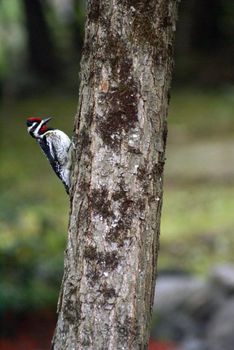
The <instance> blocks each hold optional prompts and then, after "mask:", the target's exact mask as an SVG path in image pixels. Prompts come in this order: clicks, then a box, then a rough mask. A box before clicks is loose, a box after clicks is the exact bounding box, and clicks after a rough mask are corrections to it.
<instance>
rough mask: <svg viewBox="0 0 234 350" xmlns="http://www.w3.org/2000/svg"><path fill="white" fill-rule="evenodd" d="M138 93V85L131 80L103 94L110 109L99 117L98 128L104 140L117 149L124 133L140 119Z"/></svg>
mask: <svg viewBox="0 0 234 350" xmlns="http://www.w3.org/2000/svg"><path fill="white" fill-rule="evenodd" d="M129 74H130V73H129ZM136 94H137V88H136V86H135V85H134V84H132V85H131V82H129V84H126V83H125V84H119V85H118V87H117V88H115V89H114V88H113V89H112V90H111V91H109V92H108V93H106V94H105V96H103V98H104V99H105V100H106V101H107V104H108V111H107V114H106V116H105V117H102V118H101V119H99V118H98V117H97V120H98V128H99V132H100V135H101V138H102V140H103V141H104V143H105V144H107V145H108V146H110V147H111V148H114V149H117V148H118V147H119V146H120V144H121V142H122V137H123V133H128V131H129V130H130V129H131V128H133V127H134V126H135V123H136V122H137V120H138V116H137V97H136ZM101 97H102V96H101Z"/></svg>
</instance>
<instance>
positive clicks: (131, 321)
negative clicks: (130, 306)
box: [117, 316, 139, 342]
mask: <svg viewBox="0 0 234 350" xmlns="http://www.w3.org/2000/svg"><path fill="white" fill-rule="evenodd" d="M117 329H118V333H119V335H120V338H121V339H122V338H132V341H133V342H134V341H135V337H136V336H137V334H138V332H139V326H138V324H137V321H136V319H135V318H133V317H129V316H126V317H125V319H124V320H123V322H119V323H118V324H117Z"/></svg>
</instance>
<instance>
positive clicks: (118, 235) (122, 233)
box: [106, 182, 145, 247]
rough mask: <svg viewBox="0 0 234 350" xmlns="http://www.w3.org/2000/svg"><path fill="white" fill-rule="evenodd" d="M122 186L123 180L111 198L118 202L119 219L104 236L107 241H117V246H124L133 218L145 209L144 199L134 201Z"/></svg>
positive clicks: (128, 238)
mask: <svg viewBox="0 0 234 350" xmlns="http://www.w3.org/2000/svg"><path fill="white" fill-rule="evenodd" d="M124 186H125V185H124V182H122V183H121V184H120V186H119V190H117V191H115V193H114V194H113V195H112V199H113V200H114V201H118V202H119V212H120V219H119V221H118V222H117V224H116V226H115V227H112V228H111V229H110V231H109V232H108V234H107V237H106V239H107V241H110V242H114V243H117V244H118V246H119V247H122V246H124V241H125V240H130V239H131V237H129V235H128V232H129V231H130V229H131V226H132V221H133V218H134V217H136V216H138V215H140V216H141V215H142V212H143V211H144V210H145V201H144V200H143V199H138V200H137V201H135V200H133V199H131V198H129V197H128V193H127V192H126V191H125V190H124Z"/></svg>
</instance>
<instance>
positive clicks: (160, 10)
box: [121, 0, 173, 64]
mask: <svg viewBox="0 0 234 350" xmlns="http://www.w3.org/2000/svg"><path fill="white" fill-rule="evenodd" d="M121 4H123V5H124V6H125V7H126V8H127V11H128V12H129V17H131V21H132V31H131V34H130V41H132V42H134V41H135V40H136V41H138V42H139V43H141V45H142V43H146V44H149V45H150V46H151V49H152V54H153V58H154V60H155V62H156V63H157V64H158V63H163V62H166V60H167V57H168V50H169V49H171V48H170V47H168V46H167V43H166V42H164V41H163V40H162V31H165V30H166V28H167V27H168V26H172V24H173V23H172V19H171V16H170V13H169V3H168V2H167V1H162V0H158V1H156V3H155V0H153V1H152V0H123V1H121ZM133 9H134V10H133ZM152 16H153V18H155V19H156V18H157V21H156V20H155V21H152V20H149V18H152Z"/></svg>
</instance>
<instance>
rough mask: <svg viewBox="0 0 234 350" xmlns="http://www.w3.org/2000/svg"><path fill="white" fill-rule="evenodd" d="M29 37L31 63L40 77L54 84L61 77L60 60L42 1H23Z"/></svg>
mask: <svg viewBox="0 0 234 350" xmlns="http://www.w3.org/2000/svg"><path fill="white" fill-rule="evenodd" d="M22 2H23V6H24V10H25V26H26V29H27V35H28V53H29V63H30V66H31V68H32V69H33V70H34V72H35V73H36V74H37V75H38V77H40V78H43V79H44V80H47V81H49V82H50V83H53V82H54V81H55V80H56V79H57V78H58V75H59V60H58V57H57V55H56V50H55V46H54V42H53V40H52V36H51V33H50V30H49V27H48V24H47V23H46V19H45V15H44V11H43V5H45V1H44V3H43V2H42V1H40V0H33V1H32V0H22Z"/></svg>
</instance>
